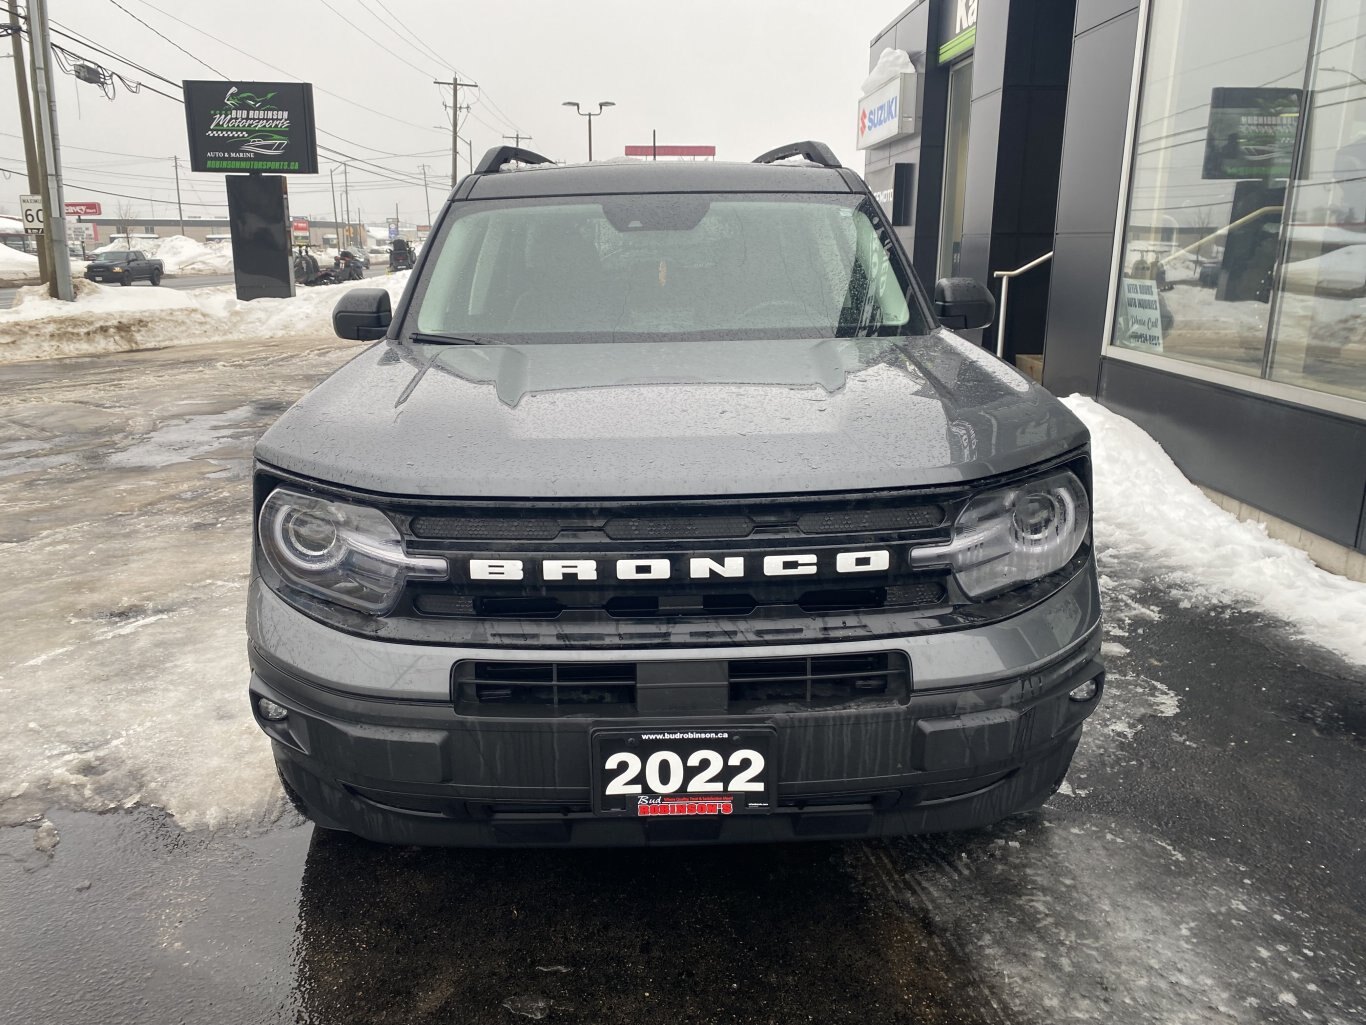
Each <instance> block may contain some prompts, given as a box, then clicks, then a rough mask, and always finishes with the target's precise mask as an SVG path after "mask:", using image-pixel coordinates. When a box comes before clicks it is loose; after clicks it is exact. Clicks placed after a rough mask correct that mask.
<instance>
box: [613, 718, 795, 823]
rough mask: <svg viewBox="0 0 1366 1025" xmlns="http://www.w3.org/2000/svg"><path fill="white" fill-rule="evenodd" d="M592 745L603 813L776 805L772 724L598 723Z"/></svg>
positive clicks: (680, 813) (690, 813)
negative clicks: (633, 726) (638, 726)
mask: <svg viewBox="0 0 1366 1025" xmlns="http://www.w3.org/2000/svg"><path fill="white" fill-rule="evenodd" d="M592 748H593V810H594V811H596V812H597V813H598V814H601V815H630V816H633V817H637V818H646V817H655V816H659V817H663V816H669V817H690V818H691V817H714V816H724V815H745V814H751V815H752V814H761V813H765V812H769V811H772V810H773V804H774V799H775V796H776V793H775V791H776V785H777V782H776V781H777V771H776V768H775V766H774V765H773V759H772V752H773V729H772V728H771V727H768V726H741V727H724V728H715V727H705V726H696V727H690V726H684V727H670V728H667V729H654V730H596V731H594V733H593V743H592Z"/></svg>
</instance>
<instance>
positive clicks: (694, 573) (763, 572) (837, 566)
mask: <svg viewBox="0 0 1366 1025" xmlns="http://www.w3.org/2000/svg"><path fill="white" fill-rule="evenodd" d="M685 563H686V564H685ZM751 563H752V564H753V565H752V566H751ZM891 564H892V557H891V552H889V551H888V550H887V549H885V548H874V549H870V550H864V551H854V552H834V553H832V552H824V553H819V554H818V553H815V552H783V553H782V554H781V555H764V556H760V557H758V558H755V559H753V560H749V559H747V558H746V557H745V556H743V555H726V556H723V557H721V558H719V559H714V558H710V557H707V556H689V557H688V558H687V559H686V560H685V559H682V558H679V559H676V560H675V559H668V558H657V557H656V558H644V557H641V558H628V559H601V560H599V559H542V560H536V559H484V558H471V559H470V560H469V566H468V571H469V579H470V580H526V579H539V580H553V581H562V580H570V579H572V580H599V579H611V580H668V579H670V578H672V577H682V576H687V577H688V578H690V579H692V580H707V579H709V578H711V577H723V578H727V579H732V580H734V579H744V578H745V577H746V576H764V577H791V576H808V575H814V574H816V573H817V572H818V571H820V570H822V569H823V570H826V571H827V572H831V573H838V574H856V573H885V572H887V571H888V570H889V569H890V568H891ZM528 574H534V576H529V575H528Z"/></svg>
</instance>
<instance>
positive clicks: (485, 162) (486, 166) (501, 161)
mask: <svg viewBox="0 0 1366 1025" xmlns="http://www.w3.org/2000/svg"><path fill="white" fill-rule="evenodd" d="M514 162H515V163H519V164H552V163H554V161H553V160H551V159H550V158H549V157H543V156H541V155H540V154H539V153H535V152H533V151H531V150H529V149H521V148H519V147H517V146H494V147H493V148H492V149H491V150H489V151H488V152H487V153H485V154H484V155H483V157H482V158H481V159H480V161H479V166H478V167H476V168H475V169H474V173H475V174H492V173H493V172H495V171H501V170H502V169H503V168H504V167H506V166H507V165H508V164H511V163H514Z"/></svg>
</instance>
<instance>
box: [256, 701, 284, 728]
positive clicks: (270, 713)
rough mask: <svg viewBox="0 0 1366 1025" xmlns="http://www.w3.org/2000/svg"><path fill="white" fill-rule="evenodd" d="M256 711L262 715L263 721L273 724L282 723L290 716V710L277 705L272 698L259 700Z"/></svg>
mask: <svg viewBox="0 0 1366 1025" xmlns="http://www.w3.org/2000/svg"><path fill="white" fill-rule="evenodd" d="M256 710H257V711H258V712H260V713H261V718H262V719H268V720H270V721H271V722H280V721H281V720H282V719H285V718H287V717H288V716H289V709H288V708H286V707H285V706H284V705H277V704H276V703H275V702H274V701H271V700H270V698H258V699H257V701H256Z"/></svg>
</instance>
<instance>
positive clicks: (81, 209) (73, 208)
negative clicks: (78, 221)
mask: <svg viewBox="0 0 1366 1025" xmlns="http://www.w3.org/2000/svg"><path fill="white" fill-rule="evenodd" d="M62 206H63V208H64V209H65V210H66V215H67V216H68V217H98V216H100V214H102V213H103V212H104V211H103V210H102V209H101V208H100V204H98V203H64V204H62Z"/></svg>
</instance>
